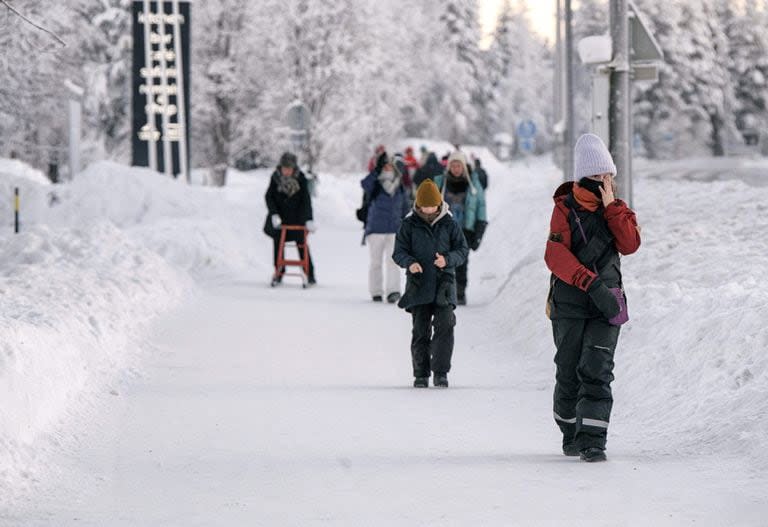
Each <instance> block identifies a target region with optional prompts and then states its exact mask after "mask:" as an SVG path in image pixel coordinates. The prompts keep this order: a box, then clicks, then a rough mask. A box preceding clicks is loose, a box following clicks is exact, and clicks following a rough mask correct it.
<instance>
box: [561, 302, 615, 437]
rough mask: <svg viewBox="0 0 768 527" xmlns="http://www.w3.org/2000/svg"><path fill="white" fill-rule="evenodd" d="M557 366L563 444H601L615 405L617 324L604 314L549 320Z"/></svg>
mask: <svg viewBox="0 0 768 527" xmlns="http://www.w3.org/2000/svg"><path fill="white" fill-rule="evenodd" d="M552 330H553V333H554V337H555V346H557V353H556V355H555V364H556V366H557V373H556V377H555V379H556V384H555V396H554V411H555V422H556V423H557V425H558V426H559V427H560V430H561V431H562V432H563V445H566V444H568V443H575V444H576V446H577V447H578V448H579V450H583V449H585V448H590V447H597V448H602V449H605V442H606V436H607V434H608V423H609V421H610V417H611V407H612V406H613V395H612V394H611V381H613V355H614V352H615V350H616V343H617V342H618V340H619V327H618V326H612V325H610V324H609V323H608V321H607V320H605V319H604V318H602V317H600V318H588V319H578V318H564V319H556V320H552Z"/></svg>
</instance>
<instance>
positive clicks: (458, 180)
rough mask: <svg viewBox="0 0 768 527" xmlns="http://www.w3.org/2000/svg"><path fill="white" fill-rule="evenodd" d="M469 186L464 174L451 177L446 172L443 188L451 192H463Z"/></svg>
mask: <svg viewBox="0 0 768 527" xmlns="http://www.w3.org/2000/svg"><path fill="white" fill-rule="evenodd" d="M468 188H469V181H467V178H465V177H464V176H459V177H453V175H452V174H448V176H447V177H446V178H445V189H446V190H447V191H448V192H450V193H451V194H463V193H465V192H466V191H467V189H468Z"/></svg>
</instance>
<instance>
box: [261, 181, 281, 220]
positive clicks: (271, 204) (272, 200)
mask: <svg viewBox="0 0 768 527" xmlns="http://www.w3.org/2000/svg"><path fill="white" fill-rule="evenodd" d="M276 195H277V184H276V183H275V180H274V178H272V179H270V181H269V187H268V188H267V193H266V195H265V196H264V198H265V199H266V201H267V210H269V215H270V216H271V215H273V214H279V212H278V208H277V199H276V197H277V196H276Z"/></svg>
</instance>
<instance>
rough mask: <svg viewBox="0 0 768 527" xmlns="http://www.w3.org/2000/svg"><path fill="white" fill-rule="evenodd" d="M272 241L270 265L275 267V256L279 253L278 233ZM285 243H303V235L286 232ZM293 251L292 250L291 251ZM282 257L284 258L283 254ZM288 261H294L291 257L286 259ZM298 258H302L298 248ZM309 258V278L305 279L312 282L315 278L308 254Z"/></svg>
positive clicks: (302, 255)
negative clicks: (272, 249) (272, 248)
mask: <svg viewBox="0 0 768 527" xmlns="http://www.w3.org/2000/svg"><path fill="white" fill-rule="evenodd" d="M272 241H273V247H274V251H273V259H272V263H273V264H274V265H275V267H277V256H278V254H279V252H280V233H279V231H278V234H277V236H274V237H273V238H272ZM285 241H286V242H297V243H304V233H303V232H301V231H288V232H286V233H285ZM291 250H293V249H291ZM307 252H309V249H307ZM283 256H286V255H285V254H284V255H283ZM288 258H289V259H294V257H293V256H290V257H288ZM299 258H300V259H301V258H304V249H302V248H300V247H299ZM308 258H309V276H308V277H307V278H308V279H309V280H314V278H315V266H314V264H313V263H312V254H311V253H310V254H309V255H308Z"/></svg>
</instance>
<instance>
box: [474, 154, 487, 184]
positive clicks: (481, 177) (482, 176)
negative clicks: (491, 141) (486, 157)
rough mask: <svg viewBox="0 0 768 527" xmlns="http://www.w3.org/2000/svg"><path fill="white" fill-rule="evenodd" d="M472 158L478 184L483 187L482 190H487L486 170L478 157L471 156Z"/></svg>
mask: <svg viewBox="0 0 768 527" xmlns="http://www.w3.org/2000/svg"><path fill="white" fill-rule="evenodd" d="M472 160H473V162H474V165H475V173H476V174H477V179H478V181H480V185H481V186H482V187H483V190H488V172H486V171H485V168H483V163H482V161H481V160H480V158H479V157H475V156H472Z"/></svg>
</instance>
